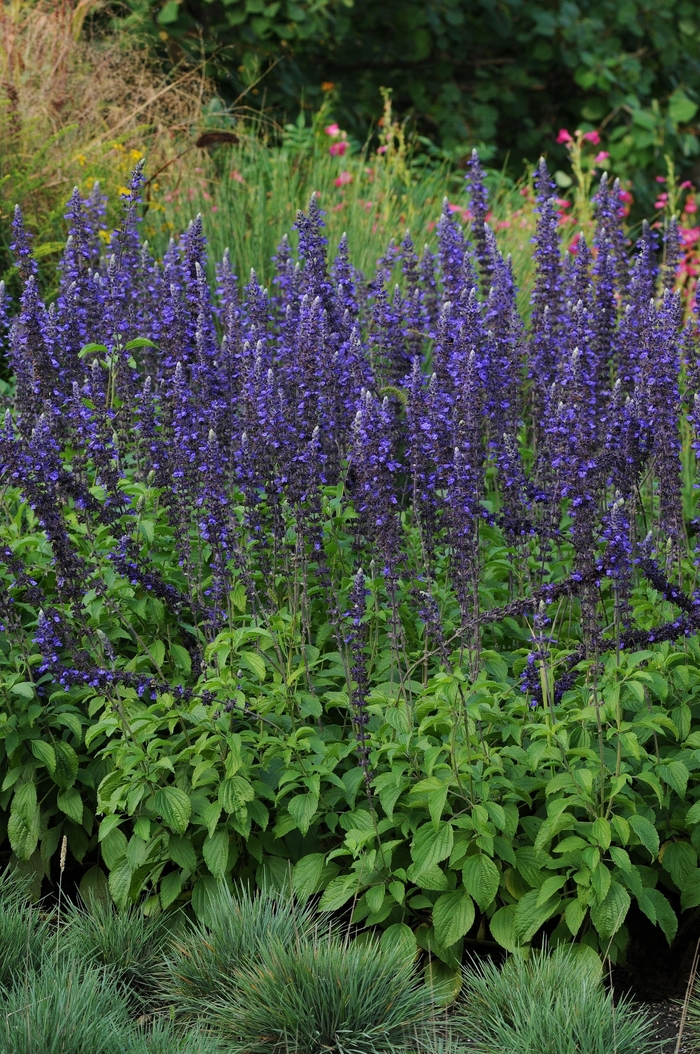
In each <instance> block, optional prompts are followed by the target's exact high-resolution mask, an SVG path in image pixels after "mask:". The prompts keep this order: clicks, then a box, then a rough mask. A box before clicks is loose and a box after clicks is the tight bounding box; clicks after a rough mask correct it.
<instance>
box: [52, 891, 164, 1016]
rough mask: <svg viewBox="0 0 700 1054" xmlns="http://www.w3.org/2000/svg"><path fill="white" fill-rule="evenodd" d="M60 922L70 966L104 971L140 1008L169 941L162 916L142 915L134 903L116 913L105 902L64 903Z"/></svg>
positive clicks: (89, 899)
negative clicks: (77, 964)
mask: <svg viewBox="0 0 700 1054" xmlns="http://www.w3.org/2000/svg"><path fill="white" fill-rule="evenodd" d="M64 912H65V915H64V917H63V918H62V919H61V947H62V948H64V949H67V950H68V952H69V954H70V956H71V957H72V958H73V960H74V961H75V962H84V963H94V964H96V965H98V966H104V967H108V968H109V970H110V973H111V975H112V976H113V977H114V978H115V979H116V980H117V981H118V982H119V983H120V984H121V985H122V987H123V988H124V989H125V990H126V991H127V992H128V993H129V995H130V997H131V998H132V999H133V1001H134V1002H135V1003H136V1004H137V1005H138V1006H144V1005H145V1004H146V1002H147V999H148V993H149V991H150V990H151V988H152V984H153V973H154V971H155V969H156V967H157V966H159V965H160V963H161V961H162V959H163V955H164V952H165V948H166V945H167V944H168V943H169V940H170V927H169V926H168V922H169V919H168V916H166V915H163V914H161V915H156V916H150V917H149V916H147V915H145V914H144V913H143V911H141V910H140V908H139V907H138V906H137V905H135V904H130V905H128V906H127V908H126V909H124V910H123V911H117V909H116V908H115V906H114V904H113V903H112V902H111V900H109V899H108V898H100V897H98V896H89V897H88V903H87V905H85V906H81V905H76V904H70V905H69V906H68V907H67V908H66V909H64Z"/></svg>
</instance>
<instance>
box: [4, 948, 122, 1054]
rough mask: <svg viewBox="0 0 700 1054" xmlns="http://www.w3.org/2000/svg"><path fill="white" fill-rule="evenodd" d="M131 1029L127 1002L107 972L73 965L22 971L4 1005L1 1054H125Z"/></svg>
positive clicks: (47, 962)
mask: <svg viewBox="0 0 700 1054" xmlns="http://www.w3.org/2000/svg"><path fill="white" fill-rule="evenodd" d="M129 1028H130V1022H129V1015H128V1011H127V1004H126V1001H125V1000H124V999H123V998H122V996H121V994H120V993H119V991H118V989H117V988H116V987H115V986H114V984H112V983H111V982H110V980H109V978H108V977H107V975H106V974H105V973H104V971H102V970H100V969H98V968H96V967H94V966H89V965H83V964H78V963H75V962H71V961H70V960H65V961H63V960H62V961H60V962H59V963H54V962H52V961H51V960H50V959H49V958H46V959H45V960H44V961H43V963H42V964H41V969H40V971H39V972H37V973H34V972H32V971H30V972H29V973H26V972H24V971H22V972H20V973H19V974H18V975H17V977H16V980H15V986H14V987H13V988H12V990H11V991H10V992H9V993H8V994H7V995H6V996H5V997H4V998H3V999H2V1000H1V1002H0V1048H1V1049H2V1051H3V1054H36V1052H37V1051H39V1050H40V1051H41V1052H42V1054H121V1052H123V1051H124V1048H125V1045H126V1040H127V1037H128V1031H129Z"/></svg>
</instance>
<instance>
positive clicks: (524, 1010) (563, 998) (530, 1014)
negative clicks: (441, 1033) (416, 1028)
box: [452, 946, 658, 1054]
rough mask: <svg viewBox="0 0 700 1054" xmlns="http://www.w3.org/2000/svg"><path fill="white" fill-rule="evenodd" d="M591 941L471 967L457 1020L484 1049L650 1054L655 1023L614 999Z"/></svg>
mask: <svg viewBox="0 0 700 1054" xmlns="http://www.w3.org/2000/svg"><path fill="white" fill-rule="evenodd" d="M587 950H588V949H586V947H585V946H580V947H578V948H571V947H559V948H556V949H555V950H554V951H553V952H551V953H549V952H547V951H546V950H545V951H533V952H531V953H530V956H529V957H524V956H522V955H519V954H518V955H512V956H510V958H509V959H508V960H507V961H506V963H505V964H504V966H503V967H502V969H499V968H498V966H496V965H495V964H494V963H493V962H491V961H484V962H482V963H480V964H478V965H474V966H472V967H471V968H469V969H467V970H465V971H464V984H463V988H462V995H461V997H460V1000H459V1002H458V1004H457V1009H456V1012H455V1014H454V1016H453V1018H452V1027H453V1029H454V1032H455V1034H456V1035H457V1036H462V1037H464V1038H465V1039H468V1040H469V1049H470V1050H472V1049H473V1050H474V1051H476V1052H478V1054H493V1052H494V1051H498V1054H609V1052H610V1051H613V1050H614V1051H616V1052H617V1054H650V1052H651V1051H652V1050H656V1049H657V1047H658V1044H656V1043H654V1042H653V1040H652V1036H653V1027H652V1023H651V1022H650V1021H649V1019H648V1018H646V1017H645V1016H644V1014H643V1012H642V1011H640V1010H637V1009H633V1008H632V1006H631V1004H630V1002H629V1001H628V1000H627V999H626V998H625V997H623V998H622V999H620V1000H617V1001H616V1002H615V1003H614V1004H613V996H612V993H611V992H609V991H606V990H605V988H604V987H603V984H602V983H601V966H600V961H599V960H598V958H597V957H596V956H595V955H586V954H582V953H585V952H586V951H587Z"/></svg>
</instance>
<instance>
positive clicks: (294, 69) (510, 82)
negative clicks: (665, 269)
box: [130, 0, 700, 206]
mask: <svg viewBox="0 0 700 1054" xmlns="http://www.w3.org/2000/svg"><path fill="white" fill-rule="evenodd" d="M130 6H131V8H132V11H133V12H134V15H132V19H133V18H137V19H139V20H140V21H141V23H145V24H149V23H150V24H151V25H152V27H153V28H152V32H153V34H154V37H155V36H156V34H157V33H159V32H160V33H163V32H164V33H167V34H168V35H169V36H170V38H171V39H172V41H173V42H177V45H178V46H179V47H180V48H184V49H185V50H188V51H190V52H191V54H192V55H193V57H194V56H196V57H197V58H199V48H200V39H201V38H200V36H199V35H198V31H199V30H200V29H203V31H204V37H203V39H204V40H205V41H208V42H209V43H210V47H211V52H213V51H214V50H215V49H217V48H218V49H220V48H221V47H222V45H223V46H224V50H223V52H222V51H219V52H218V63H219V65H218V68H217V70H216V73H217V75H218V77H219V80H220V81H221V83H222V86H223V90H224V91H227V92H228V94H229V96H230V97H231V98H235V97H237V96H239V95H240V94H241V93H243V92H247V91H248V89H249V88H251V86H252V85H253V84H254V82H257V80H258V78H259V77H260V76H261V74H263V73H266V76H265V77H264V80H263V81H262V83H261V84H260V85H259V87H257V88H253V89H252V90H253V91H254V92H255V93H256V94H257V93H258V92H259V93H260V98H261V99H263V98H264V104H265V105H266V106H267V107H270V106H271V107H272V108H273V110H274V111H275V112H277V114H281V113H284V112H285V109H286V112H287V113H289V111H290V109H291V110H293V111H295V110H296V100H297V99H298V97H299V93H300V87H301V86H302V85H303V88H304V94H305V99H306V102H307V104H310V105H311V106H314V107H317V106H318V105H319V103H320V101H321V98H322V96H323V93H322V88H321V85H322V84H325V85H326V87H327V86H328V85H329V84H331V85H333V86H334V87H333V89H332V92H331V94H332V97H333V98H336V100H337V110H336V115H337V117H338V118H339V119H340V120H341V121H342V122H344V123H345V124H347V125H348V127H349V128H352V130H353V131H354V132H355V134H359V135H360V136H361V137H364V135H365V131H366V128H367V127H368V125H369V123H370V121H372V120H376V118H377V117H379V110H380V107H379V105H378V98H379V89H380V88H381V87H389V88H391V89H392V90H393V92H394V98H395V102H396V104H397V108H398V110H399V112H401V113H407V112H411V113H414V114H416V116H417V120H418V123H419V127H420V128H421V130H422V131H423V132H424V133H427V135H429V136H431V137H434V136H435V133H436V132H437V133H438V137H439V139H440V140H441V142H442V143H443V144H444V145H445V146H447V147H448V148H449V149H452V150H455V151H456V152H457V153H462V154H463V153H464V152H465V148H466V147H471V146H472V145H475V144H476V145H478V146H479V147H480V151H481V153H482V156H483V157H486V156H487V151H488V152H489V156H490V157H491V158H492V159H493V160H494V161H495V163H496V164H497V165H498V166H500V165H501V164H502V163H503V162H504V161H506V162H507V163H510V164H513V165H514V166H516V169H517V168H518V167H519V166H520V164H521V159H522V158H523V157H528V158H530V159H531V160H534V159H535V158H536V157H537V155H538V154H539V153H540V152H541V151H542V150H543V149H547V150H550V151H551V154H552V156H553V157H555V158H557V157H559V158H560V159H563V157H564V151H563V149H560V148H557V147H556V146H555V145H554V143H553V134H552V133H553V131H554V132H555V133H556V129H557V128H559V127H562V126H563V127H568V128H569V129H570V130H571V131H573V130H574V129H575V128H578V127H582V128H591V127H594V126H600V125H604V127H605V130H606V134H607V135H608V136H609V143H607V142H606V149H608V150H609V151H610V154H611V156H612V159H613V167H614V169H615V171H616V173H617V174H618V175H621V176H623V177H627V178H634V180H635V182H636V183H637V185H638V186H637V189H638V191H642V192H644V191H646V195H645V196H646V198H647V200H646V204H647V206H649V205H650V204H651V194H652V193H653V189H654V188H653V183H651V179H652V178H653V175H654V174H655V173H656V172H659V171H663V168H664V163H663V157H664V154H666V153H669V154H671V155H672V156H674V157H675V159H676V161H677V163H678V165H679V167H680V168H683V169H687V168H688V167H689V166H691V165H693V164H695V163H696V162H695V159H696V158H697V157H698V151H699V147H698V138H697V113H698V104H700V21H699V20H698V17H697V9H696V5H695V4H693V3H692V0H668V2H667V3H665V4H663V5H661V7H659V6H658V5H653V4H650V3H648V0H630V2H628V3H625V4H620V3H619V2H618V0H579V2H578V3H570V2H568V0H539V2H536V3H532V2H529V0H528V2H524V0H515V2H512V3H509V4H507V5H500V6H499V5H493V4H491V3H487V2H486V0H478V2H475V3H467V2H466V0H443V2H441V3H435V2H429V0H409V2H406V0H389V2H388V3H384V4H377V3H375V2H374V0H355V2H354V3H349V2H348V0H332V2H331V0H324V2H321V3H308V2H299V3H296V4H294V5H290V4H289V3H282V4H280V3H272V4H268V5H265V4H263V3H262V0H261V2H260V3H255V2H253V0H248V2H247V3H244V2H243V0H225V2H223V0H221V2H214V3H212V2H209V0H207V2H204V0H183V2H181V3H172V2H168V3H164V2H163V0H131V4H130ZM292 6H293V13H292ZM280 60H281V61H280ZM273 63H276V64H275V65H273ZM292 100H294V102H293V103H292ZM254 101H255V99H254V98H251V95H250V94H248V95H247V96H246V102H248V103H250V102H254Z"/></svg>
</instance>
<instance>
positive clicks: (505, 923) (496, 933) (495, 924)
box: [489, 904, 518, 952]
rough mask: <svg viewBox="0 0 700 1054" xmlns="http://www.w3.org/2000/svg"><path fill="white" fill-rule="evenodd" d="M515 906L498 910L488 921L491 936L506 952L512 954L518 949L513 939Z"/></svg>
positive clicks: (511, 905) (510, 905) (508, 905)
mask: <svg viewBox="0 0 700 1054" xmlns="http://www.w3.org/2000/svg"><path fill="white" fill-rule="evenodd" d="M516 907H517V905H515V904H507V905H506V906H505V907H504V908H499V909H498V911H495V912H494V913H493V915H492V916H491V918H490V919H489V927H490V929H491V936H492V937H493V939H494V940H495V941H496V942H497V943H498V944H500V946H501V947H502V948H505V949H506V951H509V952H514V951H515V950H516V948H517V947H518V942H517V940H516V937H515V912H516Z"/></svg>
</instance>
